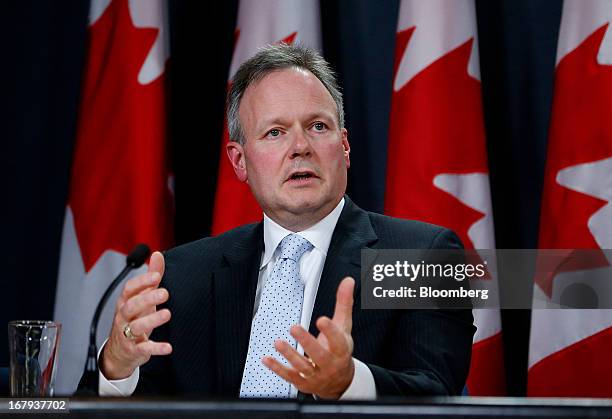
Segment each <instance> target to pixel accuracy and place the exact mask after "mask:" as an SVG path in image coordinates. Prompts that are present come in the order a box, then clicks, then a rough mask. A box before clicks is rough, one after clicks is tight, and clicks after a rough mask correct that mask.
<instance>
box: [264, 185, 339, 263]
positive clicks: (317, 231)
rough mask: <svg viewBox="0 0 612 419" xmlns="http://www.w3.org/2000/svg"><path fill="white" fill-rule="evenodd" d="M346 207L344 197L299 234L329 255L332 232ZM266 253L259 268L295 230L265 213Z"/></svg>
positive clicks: (268, 260)
mask: <svg viewBox="0 0 612 419" xmlns="http://www.w3.org/2000/svg"><path fill="white" fill-rule="evenodd" d="M342 208H344V197H342V199H341V200H340V202H339V203H338V205H336V208H334V209H333V210H332V211H331V212H330V213H329V214H327V215H326V216H325V217H324V218H323V219H322V220H321V221H319V222H318V223H316V224H315V225H313V226H311V227H308V228H307V229H306V230H303V231H298V232H297V234H299V235H300V236H302V237H304V238H305V239H306V240H308V241H309V242H310V243H312V245H313V246H314V248H315V249H318V250H319V251H321V252H322V253H323V255H325V256H327V250H328V249H329V244H330V242H331V238H332V234H333V233H334V229H335V228H336V224H337V223H338V219H339V218H340V214H341V213H342ZM263 227H264V249H265V250H264V255H263V258H262V259H261V265H260V267H259V269H260V270H261V269H263V268H264V267H265V266H266V265H267V264H268V262H270V260H271V259H272V256H273V255H274V252H275V251H276V248H277V247H278V245H279V243H280V242H281V240H283V239H284V238H285V237H286V236H287V235H289V234H291V233H293V231H290V230H287V229H286V228H284V227H282V226H280V225H279V224H278V223H276V222H275V221H274V220H272V219H271V218H270V217H268V216H267V215H266V214H265V213H264V221H263Z"/></svg>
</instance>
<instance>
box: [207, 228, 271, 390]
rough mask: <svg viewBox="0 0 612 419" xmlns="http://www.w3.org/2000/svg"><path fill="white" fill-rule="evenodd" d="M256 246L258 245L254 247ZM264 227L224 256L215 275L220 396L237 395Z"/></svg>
mask: <svg viewBox="0 0 612 419" xmlns="http://www.w3.org/2000/svg"><path fill="white" fill-rule="evenodd" d="M254 243H256V244H257V245H255V246H254V245H253V244H254ZM262 250H263V227H262V225H261V223H260V224H259V225H257V226H256V227H255V228H254V229H253V231H252V232H251V233H250V234H247V236H246V237H245V238H244V240H241V241H240V242H237V243H235V245H234V246H233V247H232V248H231V249H229V250H228V251H226V253H225V254H224V258H225V262H226V265H225V266H224V267H222V268H220V269H219V270H217V271H215V273H214V287H215V321H216V342H215V344H216V351H217V378H218V379H217V381H218V383H219V389H218V390H219V394H220V395H230V396H236V397H237V396H238V393H239V390H240V382H241V379H242V372H243V371H242V370H243V368H244V361H245V359H246V355H247V351H248V346H249V335H250V333H251V323H252V320H253V306H254V302H255V292H256V289H257V279H258V275H259V264H260V261H261V254H262Z"/></svg>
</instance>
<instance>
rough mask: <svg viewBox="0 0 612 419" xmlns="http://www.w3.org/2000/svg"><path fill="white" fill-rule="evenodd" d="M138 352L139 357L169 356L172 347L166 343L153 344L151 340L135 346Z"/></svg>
mask: <svg viewBox="0 0 612 419" xmlns="http://www.w3.org/2000/svg"><path fill="white" fill-rule="evenodd" d="M136 348H137V349H138V352H140V354H141V355H143V356H147V355H169V354H171V353H172V345H170V344H169V343H168V342H155V341H152V340H145V341H144V342H140V343H139V344H138V345H136Z"/></svg>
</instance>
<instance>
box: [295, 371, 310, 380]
mask: <svg viewBox="0 0 612 419" xmlns="http://www.w3.org/2000/svg"><path fill="white" fill-rule="evenodd" d="M298 375H299V376H300V377H302V378H303V379H304V380H308V379H309V378H310V377H312V376H313V375H314V371H313V372H311V373H310V374H304V373H303V372H302V371H300V372H298Z"/></svg>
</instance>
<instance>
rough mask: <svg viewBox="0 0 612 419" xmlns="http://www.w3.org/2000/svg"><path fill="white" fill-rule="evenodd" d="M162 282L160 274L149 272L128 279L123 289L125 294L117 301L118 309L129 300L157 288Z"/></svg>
mask: <svg viewBox="0 0 612 419" xmlns="http://www.w3.org/2000/svg"><path fill="white" fill-rule="evenodd" d="M160 281H161V275H160V274H159V272H149V273H146V274H142V275H138V276H135V277H134V278H131V279H128V280H127V281H126V282H125V285H124V287H123V292H122V293H121V295H120V296H119V298H118V299H117V307H120V306H121V305H123V304H124V303H125V302H126V301H127V300H128V299H129V298H131V297H133V296H135V295H136V294H138V293H140V292H142V291H144V290H146V289H148V288H157V287H158V286H159V282H160Z"/></svg>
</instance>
